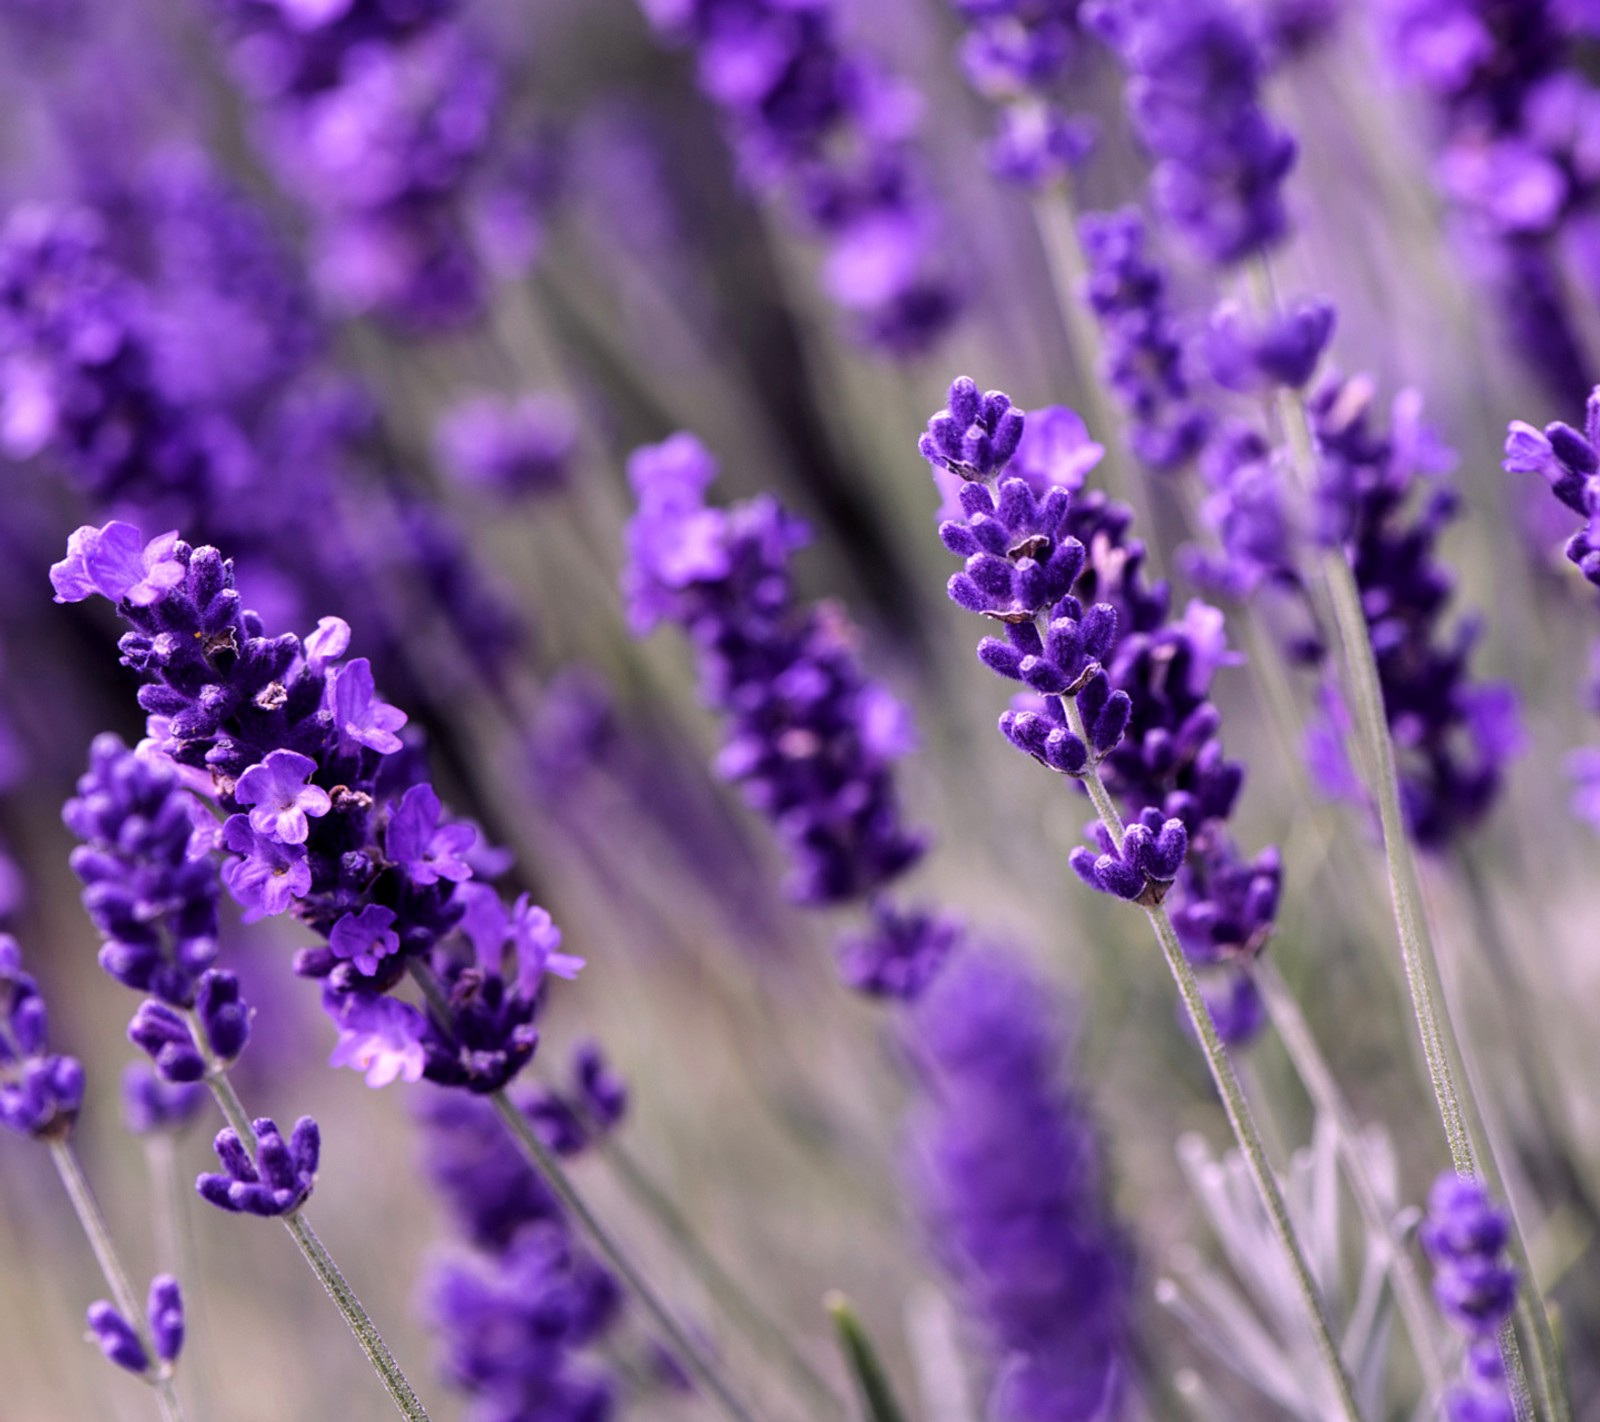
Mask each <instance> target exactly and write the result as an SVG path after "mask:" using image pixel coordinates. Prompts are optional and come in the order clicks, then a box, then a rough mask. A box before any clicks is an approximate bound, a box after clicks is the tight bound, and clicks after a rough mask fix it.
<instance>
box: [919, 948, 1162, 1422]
mask: <svg viewBox="0 0 1600 1422" xmlns="http://www.w3.org/2000/svg"><path fill="white" fill-rule="evenodd" d="M1058 1022H1059V1019H1058V1017H1057V1016H1056V1014H1055V1013H1053V1012H1052V1011H1051V1003H1050V999H1049V994H1048V993H1047V992H1046V990H1045V989H1044V986H1043V985H1042V984H1041V983H1040V982H1039V981H1038V980H1037V979H1036V978H1035V977H1034V975H1033V974H1032V973H1031V972H1029V971H1028V970H1027V969H1026V968H1025V967H1023V966H1022V964H1021V963H1019V962H1018V961H1017V960H1016V959H1014V958H1012V957H1010V956H1008V955H1006V954H1003V953H1001V952H1000V951H998V950H996V949H993V948H973V949H969V950H968V951H966V952H964V953H962V954H960V955H959V956H958V957H957V958H956V959H955V960H954V961H953V962H952V963H951V964H950V966H949V967H948V968H947V969H946V971H945V972H944V973H943V974H942V975H941V976H940V978H939V979H938V980H937V981H936V982H935V983H934V984H933V985H932V986H931V987H930V988H929V990H928V992H927V993H926V994H925V995H924V997H923V998H922V1000H921V1001H920V1002H919V1004H918V1005H917V1007H916V1009H915V1011H914V1012H913V1014H912V1017H911V1019H910V1022H909V1029H910V1030H909V1045H910V1047H911V1050H912V1051H913V1053H914V1056H915V1060H916V1062H917V1063H918V1065H919V1066H921V1068H922V1070H923V1075H922V1076H921V1078H920V1083H921V1091H920V1100H919V1102H918V1104H917V1105H916V1107H915V1108H914V1111H913V1115H912V1122H911V1145H912V1152H911V1157H910V1166H911V1179H912V1184H913V1186H914V1187H915V1193H916V1198H917V1201H918V1205H919V1209H920V1213H921V1217H922V1221H923V1225H924V1228H925V1230H926V1233H927V1235H928V1238H929V1240H930V1243H931V1245H932V1247H933V1249H934V1252H935V1253H936V1255H937V1256H938V1258H939V1259H940V1261H941V1262H942V1263H943V1264H944V1266H945V1268H946V1269H947V1270H948V1271H949V1273H950V1275H951V1277H952V1279H953V1280H954V1282H955V1284H956V1286H957V1288H958V1290H959V1293H960V1296H961V1299H962V1302H963V1304H964V1305H965V1306H966V1308H967V1309H968V1310H969V1311H970V1313H971V1314H972V1316H973V1318H974V1321H975V1322H976V1323H977V1324H978V1326H979V1327H980V1328H981V1329H982V1331H983V1334H984V1336H985V1338H986V1340H987V1342H988V1344H989V1350H990V1356H991V1357H992V1359H993V1360H994V1364H995V1368H996V1380H995V1388H994V1395H993V1397H992V1398H991V1401H990V1404H989V1407H988V1409H987V1410H986V1411H987V1415H992V1416H994V1417H996V1418H998V1419H1005V1422H1072V1419H1085V1422H1086V1420H1087V1419H1089V1418H1093V1417H1114V1416H1116V1415H1118V1413H1119V1412H1120V1410H1121V1407H1122V1403H1123V1400H1124V1397H1125V1391H1126V1385H1127V1377H1128V1368H1129V1365H1130V1356H1131V1332H1132V1307H1131V1305H1132V1293H1133V1283H1132V1268H1131V1261H1130V1257H1129V1251H1128V1248H1127V1245H1126V1242H1125V1241H1124V1240H1123V1238H1122V1237H1121V1235H1120V1233H1119V1231H1118V1229H1117V1227H1116V1225H1115V1223H1114V1221H1113V1219H1112V1217H1111V1215H1110V1213H1109V1211H1108V1210H1107V1208H1106V1204H1105V1200H1104V1184H1103V1180H1102V1168H1101V1162H1100V1152H1099V1147H1098V1142H1097V1141H1096V1138H1095V1131H1094V1127H1093V1125H1092V1123H1091V1122H1090V1121H1089V1119H1088V1117H1087V1115H1086V1113H1085V1111H1084V1109H1083V1106H1082V1105H1081V1103H1080V1102H1079V1101H1078V1100H1077V1099H1075V1097H1074V1096H1071V1095H1068V1094H1067V1093H1066V1092H1065V1091H1064V1090H1063V1089H1062V1085H1061V1079H1062V1072H1063V1066H1064V1058H1065V1056H1066V1043H1065V1040H1064V1035H1063V1033H1062V1030H1061V1028H1060V1027H1059V1025H1058Z"/></svg>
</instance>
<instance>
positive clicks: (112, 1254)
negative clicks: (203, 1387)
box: [50, 1137, 184, 1422]
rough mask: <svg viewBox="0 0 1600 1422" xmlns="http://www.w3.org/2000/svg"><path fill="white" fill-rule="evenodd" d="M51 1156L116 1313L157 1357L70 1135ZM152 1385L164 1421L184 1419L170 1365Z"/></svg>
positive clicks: (54, 1145)
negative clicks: (98, 1266)
mask: <svg viewBox="0 0 1600 1422" xmlns="http://www.w3.org/2000/svg"><path fill="white" fill-rule="evenodd" d="M50 1159H51V1160H52V1161H53V1162H54V1163H55V1167H56V1174H58V1175H59V1176H60V1177H61V1184H62V1187H63V1188H64V1189H65V1190H66V1192H67V1198H68V1199H69V1200H71V1201H72V1209H73V1213H74V1214H76V1215H77V1217H78V1223H79V1224H80V1225H82V1226H83V1232H84V1234H85V1235H87V1236H88V1239H89V1247H90V1248H91V1249H93V1250H94V1257H95V1261H96V1262H97V1263H98V1264H99V1265H100V1272H101V1274H102V1275H104V1276H105V1281H106V1287H107V1288H108V1289H109V1290H110V1291H111V1299H112V1302H113V1303H115V1304H116V1307H117V1312H118V1313H120V1314H121V1315H122V1317H123V1318H124V1319H126V1320H127V1321H128V1323H129V1324H130V1325H131V1326H132V1327H133V1329H134V1332H135V1333H136V1334H137V1335H138V1339H139V1344H140V1346H141V1347H143V1348H144V1349H145V1352H146V1354H147V1355H148V1356H156V1351H157V1350H156V1349H155V1348H154V1346H153V1344H154V1341H155V1340H154V1339H153V1337H152V1335H151V1330H150V1324H149V1321H148V1320H147V1318H146V1316H145V1312H144V1309H143V1308H142V1307H141V1306H140V1304H139V1299H138V1296H137V1295H136V1294H135V1293H134V1291H133V1283H132V1281H131V1280H130V1279H129V1278H128V1271H127V1270H126V1269H124V1268H123V1266H122V1260H121V1258H120V1257H119V1256H118V1254H117V1247H116V1245H115V1244H113V1243H112V1240H111V1231H110V1230H109V1229H107V1228H106V1221H105V1216H104V1215H102V1214H101V1213H100V1206H99V1204H98V1202H97V1201H96V1200H95V1198H94V1192H93V1191H92V1190H91V1189H90V1188H89V1181H88V1179H87V1178H86V1177H85V1176H84V1173H83V1166H82V1165H81V1164H80V1163H79V1160H78V1153H77V1151H76V1150H74V1149H73V1146H72V1141H71V1138H70V1137H67V1138H64V1139H60V1140H52V1141H51V1142H50ZM151 1386H152V1387H153V1389H154V1391H155V1397H156V1407H157V1409H158V1410H159V1411H160V1413H161V1416H162V1418H163V1420H164V1422H183V1415H184V1414H183V1407H182V1405H181V1404H180V1403H179V1401H178V1394H177V1390H176V1389H175V1388H174V1387H173V1385H172V1373H171V1369H170V1367H167V1368H163V1369H162V1370H161V1371H160V1372H158V1373H157V1374H156V1375H155V1377H154V1379H153V1380H152V1383H151Z"/></svg>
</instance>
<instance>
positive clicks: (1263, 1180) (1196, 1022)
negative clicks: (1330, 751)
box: [1062, 696, 1361, 1422]
mask: <svg viewBox="0 0 1600 1422" xmlns="http://www.w3.org/2000/svg"><path fill="white" fill-rule="evenodd" d="M1062 701H1063V703H1064V704H1065V706H1066V708H1067V721H1068V724H1069V725H1070V726H1071V728H1072V733H1073V734H1074V735H1075V736H1077V737H1078V739H1079V740H1081V741H1082V742H1083V743H1084V745H1086V746H1088V745H1091V744H1092V742H1091V741H1090V739H1089V734H1088V731H1087V730H1086V728H1085V727H1084V724H1083V714H1082V712H1080V711H1079V710H1078V703H1077V699H1076V698H1075V697H1072V696H1064V697H1062ZM1083 783H1084V785H1085V786H1086V787H1087V789H1088V791H1089V798H1090V800H1092V801H1093V802H1094V808H1095V813H1096V814H1098V815H1099V816H1100V820H1101V823H1102V824H1104V825H1105V827H1106V830H1107V832H1108V833H1109V834H1110V835H1111V840H1112V843H1113V844H1115V845H1116V847H1117V850H1118V852H1119V853H1120V852H1121V849H1122V841H1123V825H1122V816H1121V815H1120V814H1119V813H1118V812H1117V807H1116V805H1115V804H1114V803H1113V801H1112V799H1111V795H1110V792H1108V791H1107V789H1106V786H1105V781H1103V780H1102V779H1101V778H1100V771H1099V769H1098V767H1096V766H1093V765H1091V767H1090V768H1089V769H1088V770H1087V771H1085V772H1084V775H1083ZM1145 915H1146V917H1148V918H1149V920H1150V926H1151V927H1152V928H1153V929H1154V930H1155V935H1156V941H1157V942H1158V943H1160V945H1161V952H1162V954H1163V956H1164V957H1165V958H1166V960H1167V967H1168V968H1169V969H1170V970H1171V972H1172V977H1173V980H1174V981H1175V982H1176V983H1177V985H1178V995H1179V996H1180V997H1181V998H1182V999H1183V1005H1184V1008H1185V1009H1186V1010H1187V1012H1188V1014H1189V1021H1190V1022H1191V1023H1192V1024H1193V1026H1194V1030H1195V1035H1196V1036H1197V1037H1198V1038H1199V1039H1200V1048H1201V1050H1202V1051H1203V1052H1204V1053H1205V1059H1206V1065H1207V1066H1208V1067H1210V1069H1211V1079H1212V1081H1214V1082H1215V1083H1216V1087H1217V1094H1218V1095H1219V1096H1220V1097H1221V1098H1222V1109H1223V1111H1224V1112H1225V1113H1226V1114H1227V1117H1228V1124H1229V1125H1230V1126H1232V1127H1233V1135H1234V1139H1235V1140H1236V1141H1237V1142H1238V1143H1239V1150H1240V1152H1241V1153H1242V1154H1243V1156H1244V1160H1245V1165H1246V1167H1247V1168H1248V1170H1249V1172H1250V1178H1251V1179H1252V1180H1253V1181H1254V1182H1255V1187H1256V1191H1257V1193H1258V1194H1259V1195H1260V1196H1261V1203H1262V1206H1263V1207H1264V1209H1265V1210H1266V1214H1267V1220H1268V1223H1269V1224H1270V1225H1271V1227H1272V1232H1273V1234H1275V1235H1276V1236H1277V1238H1278V1243H1279V1245H1280V1246H1281V1247H1282V1249H1283V1252H1284V1256H1285V1258H1286V1259H1287V1261H1288V1264H1289V1272H1290V1274H1291V1276H1292V1277H1293V1279H1294V1284H1295V1288H1296V1290H1297V1291H1298V1292H1299V1294H1300V1298H1301V1302H1302V1303H1303V1304H1304V1305H1305V1311H1306V1317H1307V1319H1308V1321H1309V1323H1310V1325H1311V1333H1312V1338H1313V1341H1314V1342H1315V1344H1316V1348H1317V1353H1318V1355H1319V1356H1320V1357H1321V1359H1322V1364H1323V1367H1324V1369H1325V1370H1326V1372H1327V1375H1328V1380H1329V1382H1330V1383H1331V1384H1332V1385H1333V1390H1334V1394H1335V1396H1336V1397H1337V1399H1338V1404H1339V1411H1340V1412H1341V1413H1342V1414H1343V1416H1344V1417H1345V1418H1346V1419H1347V1422H1360V1418H1361V1413H1360V1410H1359V1409H1358V1408H1357V1406H1356V1399H1355V1392H1354V1389H1353V1387H1352V1386H1351V1382H1350V1375H1349V1373H1348V1372H1347V1371H1346V1370H1345V1366H1344V1361H1343V1360H1342V1359H1341V1358H1340V1356H1339V1345H1338V1343H1337V1342H1336V1341H1335V1340H1334V1336H1333V1325H1332V1324H1331V1323H1330V1321H1329V1319H1328V1314H1327V1310H1326V1309H1325V1308H1324V1306H1323V1302H1322V1296H1321V1294H1320V1293H1319V1292H1318V1291H1317V1284H1316V1280H1315V1279H1314V1278H1313V1277H1312V1275H1311V1266H1310V1265H1309V1264H1307V1262H1306V1256H1305V1251H1304V1249H1303V1248H1302V1247H1301V1244H1300V1240H1299V1237H1298V1236H1297V1235H1296V1234H1295V1229H1294V1223H1293V1221H1292V1220H1291V1219H1290V1218H1289V1207H1288V1205H1287V1204H1286V1203H1285V1202H1284V1198H1283V1191H1282V1190H1281V1189H1280V1188H1279V1186H1278V1179H1277V1176H1276V1175H1274V1174H1273V1171H1272V1165H1271V1162H1270V1161H1269V1160H1268V1159H1267V1151H1266V1147H1265V1146H1264V1145H1263V1144H1262V1141H1261V1132H1260V1131H1259V1130H1258V1129H1257V1127H1256V1123H1255V1118H1254V1117H1253V1116H1252V1115H1251V1112H1250V1103H1249V1102H1248V1101H1247V1100H1246V1099H1245V1094H1244V1091H1243V1090H1242V1089H1241V1088H1240V1086H1239V1078H1238V1077H1237V1076H1236V1075H1235V1074H1234V1070H1233V1063H1232V1062H1230V1061H1229V1060H1228V1050H1227V1048H1226V1047H1225V1046H1224V1045H1223V1043H1222V1038H1221V1037H1219V1036H1218V1035H1217V1028H1216V1024H1215V1023H1213V1022H1212V1020H1211V1013H1210V1011H1209V1009H1208V1008H1207V1007H1206V1003H1205V999H1204V998H1203V997H1202V996H1201V994H1200V984H1199V983H1198V982H1197V981H1196V980H1195V976H1194V969H1193V967H1191V966H1190V963H1189V959H1188V956H1187V955H1186V954H1185V953H1184V951H1183V946H1182V945H1181V944H1180V943H1179V942H1178V934H1177V930H1176V929H1175V928H1174V927H1173V926H1172V917H1171V915H1169V914H1168V913H1167V911H1166V909H1164V908H1163V907H1161V905H1160V904H1153V905H1148V906H1146V908H1145Z"/></svg>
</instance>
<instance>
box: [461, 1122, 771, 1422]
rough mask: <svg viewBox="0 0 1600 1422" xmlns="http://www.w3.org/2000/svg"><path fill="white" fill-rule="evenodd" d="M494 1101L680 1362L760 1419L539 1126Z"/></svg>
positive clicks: (722, 1401) (722, 1400) (726, 1404)
mask: <svg viewBox="0 0 1600 1422" xmlns="http://www.w3.org/2000/svg"><path fill="white" fill-rule="evenodd" d="M489 1099H490V1101H491V1102H493V1104H494V1109H495V1110H496V1111H497V1112H498V1113H499V1115H500V1119H501V1120H502V1121H504V1122H505V1125H506V1129H507V1130H508V1131H510V1132H511V1134H512V1136H513V1137H514V1138H515V1140H516V1142H517V1144H518V1145H519V1146H520V1147H521V1148H522V1151H523V1154H525V1155H526V1156H527V1157H528V1160H529V1161H530V1162H531V1163H532V1165H533V1167H534V1169H536V1170H537V1171H538V1172H539V1173H540V1175H541V1176H543V1177H544V1180H545V1181H546V1183H547V1184H548V1185H549V1186H550V1188H551V1189H552V1190H554V1191H555V1193H556V1195H557V1197H558V1198H559V1199H560V1201H561V1203H562V1204H563V1205H564V1206H566V1208H567V1210H568V1212H569V1213H570V1214H571V1215H572V1217H573V1219H574V1220H576V1221H577V1223H578V1225H579V1227H580V1228H581V1229H582V1230H583V1232H584V1233H585V1234H587V1235H588V1236H589V1238H590V1240H591V1241H593V1243H594V1245H595V1247H596V1248H597V1249H598V1250H599V1251H600V1253H601V1254H603V1255H604V1256H605V1258H606V1261H607V1262H608V1263H609V1264H610V1265H611V1267H612V1268H613V1269H615V1270H616V1271H617V1274H618V1276H619V1277H620V1278H621V1279H622V1281H623V1283H624V1284H626V1285H627V1287H628V1289H629V1291H630V1292H631V1293H632V1294H633V1295H634V1297H635V1298H637V1299H638V1300H639V1303H640V1304H641V1305H642V1306H643V1307H644V1310H645V1312H646V1313H647V1314H649V1315H650V1318H651V1321H652V1322H653V1323H654V1324H655V1325H656V1327H657V1328H659V1329H660V1330H661V1333H662V1336H663V1337H664V1338H665V1339H666V1341H667V1343H668V1344H669V1345H670V1346H671V1347H672V1348H673V1349H674V1350H675V1351H676V1352H677V1354H678V1355H679V1360H680V1361H681V1362H682V1363H683V1364H684V1366H685V1367H686V1368H688V1369H689V1371H690V1372H691V1373H692V1374H693V1375H694V1377H695V1379H696V1381H698V1382H699V1383H700V1385H701V1386H702V1387H704V1388H705V1389H706V1391H707V1392H708V1393H709V1394H710V1395H711V1396H712V1397H713V1398H714V1399H715V1400H716V1402H717V1404H718V1406H719V1407H721V1409H722V1410H723V1411H724V1412H725V1413H727V1415H728V1416H729V1417H731V1418H732V1419H734V1422H754V1414H753V1413H752V1412H751V1411H750V1410H749V1409H748V1408H747V1407H746V1406H745V1405H744V1403H742V1402H741V1401H740V1400H739V1399H738V1398H737V1397H736V1396H735V1395H734V1394H733V1393H732V1392H731V1391H730V1390H729V1388H728V1385H727V1384H726V1383H725V1382H724V1381H723V1379H722V1376H721V1374H720V1373H719V1372H718V1371H717V1369H716V1368H715V1367H714V1366H713V1365H712V1364H711V1362H710V1361H709V1360H708V1359H707V1358H706V1357H705V1356H704V1354H703V1353H702V1352H701V1350H700V1347H699V1345H698V1344H696V1343H695V1341H694V1340H693V1339H692V1338H690V1336H689V1334H688V1331H687V1330H686V1329H685V1328H684V1327H683V1325H682V1324H680V1323H679V1322H678V1321H677V1319H676V1318H674V1317H673V1315H672V1311H671V1310H670V1309H668V1308H667V1306H666V1304H665V1303H663V1302H662V1300H661V1298H660V1297H659V1295H657V1293H656V1291H655V1289H654V1288H653V1287H652V1286H651V1285H650V1283H649V1282H648V1281H647V1280H646V1279H645V1278H644V1276H643V1275H642V1274H640V1272H639V1271H638V1269H636V1268H635V1267H634V1264H633V1261H632V1260H631V1259H630V1258H629V1257H628V1253H627V1251H626V1250H625V1249H623V1248H622V1246H621V1245H620V1244H618V1243H617V1241H616V1240H615V1239H613V1238H612V1235H611V1232H610V1231H609V1230H608V1229H607V1228H606V1227H605V1226H604V1225H603V1224H601V1222H600V1220H599V1218H598V1217H597V1216H596V1215H595V1214H594V1212H593V1211H592V1210H590V1208H589V1206H588V1204H587V1203H586V1202H585V1201H584V1198H583V1196H582V1195H580V1194H579V1193H578V1191H577V1189H576V1187H575V1186H574V1185H573V1184H572V1181H571V1180H569V1179H568V1178H567V1173H566V1171H565V1170H563V1169H562V1168H561V1162H560V1161H558V1160H557V1159H556V1158H555V1155H554V1153H553V1152H551V1151H549V1150H547V1149H546V1148H545V1144H544V1142H543V1141H541V1140H540V1139H539V1137H538V1134H537V1133H536V1132H535V1131H534V1129H533V1123H532V1122H531V1121H529V1120H528V1118H527V1117H526V1116H525V1115H523V1113H522V1112H521V1111H519V1110H518V1109H517V1104H516V1102H514V1101H513V1100H512V1099H511V1098H510V1097H509V1096H508V1095H507V1094H506V1093H505V1091H504V1090H501V1091H497V1092H495V1093H494V1094H493V1095H492V1096H491V1097H490V1098H489Z"/></svg>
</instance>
